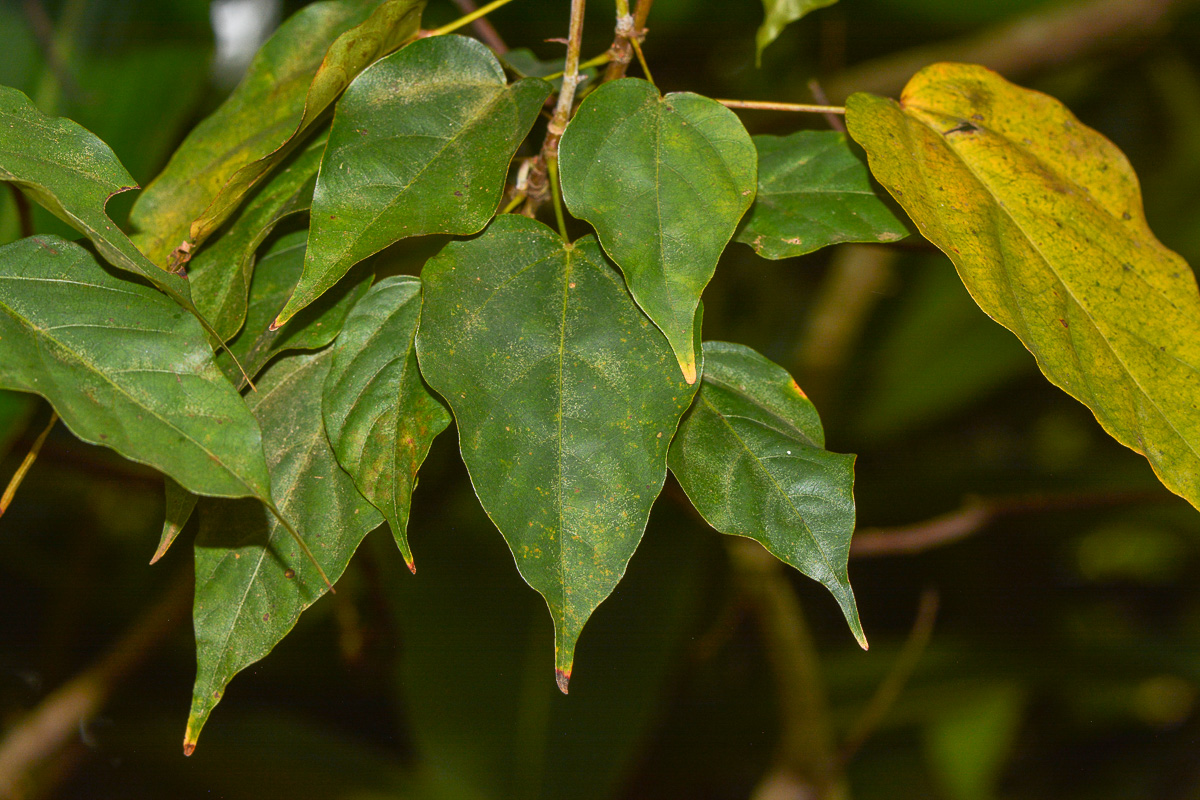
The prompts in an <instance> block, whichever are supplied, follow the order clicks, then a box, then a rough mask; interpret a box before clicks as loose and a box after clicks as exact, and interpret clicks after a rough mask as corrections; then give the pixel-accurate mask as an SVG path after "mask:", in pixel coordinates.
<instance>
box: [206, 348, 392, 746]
mask: <svg viewBox="0 0 1200 800" xmlns="http://www.w3.org/2000/svg"><path fill="white" fill-rule="evenodd" d="M332 360H333V351H332V350H330V349H326V350H322V351H321V352H319V353H316V354H299V355H293V356H286V357H284V358H282V359H280V360H278V361H276V362H275V363H274V364H273V365H272V366H271V368H270V369H269V370H267V372H266V373H265V374H264V375H263V379H262V380H261V381H260V382H259V384H258V391H257V392H251V393H250V394H249V395H248V396H247V397H246V405H247V406H248V407H249V409H250V410H251V411H252V412H253V414H254V416H255V418H257V420H258V422H259V424H260V425H261V426H262V431H263V449H264V450H265V452H266V458H267V464H268V465H269V466H270V468H271V475H272V476H273V477H274V486H273V489H274V496H275V497H276V498H277V501H278V503H277V504H278V507H279V509H280V510H281V511H282V512H283V514H284V515H286V516H287V517H288V518H289V519H291V520H294V524H295V526H296V529H297V531H298V532H299V535H300V537H301V538H302V539H303V540H304V542H305V543H306V544H307V545H308V547H309V549H310V550H311V551H312V553H313V556H314V557H315V558H316V560H317V562H318V563H319V564H320V565H321V567H322V568H323V569H324V570H325V572H326V573H327V574H328V575H329V579H330V580H332V581H336V580H337V579H338V578H339V577H340V576H341V574H342V572H343V571H344V570H345V569H346V564H347V563H349V561H350V557H351V556H352V555H353V554H354V551H355V549H357V547H358V545H359V542H361V541H362V539H363V537H364V536H366V535H367V534H368V533H369V532H370V531H371V530H373V529H374V528H376V527H378V526H379V524H380V523H381V522H383V517H381V516H380V515H379V512H378V511H376V510H375V509H374V508H373V507H372V506H371V504H370V503H368V502H367V501H366V500H364V499H363V497H362V495H360V494H359V493H358V490H357V489H355V488H354V482H353V481H351V480H350V476H349V475H347V474H346V473H345V472H343V471H342V468H341V467H339V466H338V464H337V461H336V460H335V459H334V455H333V451H332V450H331V449H330V448H329V442H328V441H327V440H326V438H325V429H324V425H323V424H322V422H321V387H322V386H323V385H324V383H325V376H326V375H327V374H328V372H329V365H330V363H331V362H332ZM198 513H199V515H200V531H199V533H198V534H197V536H196V544H195V556H196V598H195V607H194V609H193V622H194V624H195V629H196V684H195V688H194V690H193V693H192V709H191V713H190V714H189V715H188V724H187V732H186V733H185V734H184V752H187V753H190V752H191V751H192V749H193V748H195V746H196V740H197V738H198V737H199V736H200V730H201V728H203V726H204V723H205V722H206V721H207V720H208V716H209V714H211V713H212V710H213V708H214V707H215V706H216V705H217V703H218V702H219V701H220V699H221V696H222V695H223V694H224V691H225V687H226V685H228V683H229V681H230V680H231V679H232V678H233V676H234V675H236V674H237V673H238V672H239V671H241V670H243V669H245V668H246V667H247V666H249V665H250V664H253V663H254V662H255V661H258V660H259V659H261V658H263V657H264V656H266V655H267V653H269V652H270V651H271V649H272V648H273V647H274V646H275V645H276V644H278V643H279V642H280V641H281V640H282V639H283V638H284V636H286V635H287V634H288V632H289V631H290V630H291V629H292V628H293V626H295V624H296V620H297V619H299V617H300V614H301V612H303V611H304V610H305V609H306V608H308V607H309V606H311V605H312V604H313V603H314V602H316V601H317V599H319V598H320V597H321V595H323V594H325V592H326V587H325V584H324V582H323V581H322V580H321V578H320V577H319V576H318V574H317V572H316V569H315V567H313V565H312V564H311V563H310V562H309V561H308V560H307V559H306V557H305V556H304V555H303V553H302V552H301V551H300V549H299V548H298V547H297V545H296V543H295V540H294V539H292V537H291V536H289V535H288V533H287V532H286V531H285V530H284V528H283V527H282V526H280V525H279V523H278V521H277V520H276V519H275V517H273V516H272V515H271V514H269V513H268V512H267V510H266V509H265V508H263V507H262V506H261V505H259V504H258V503H254V502H244V501H227V500H208V499H206V500H204V501H202V502H201V504H200V507H199V509H198Z"/></svg>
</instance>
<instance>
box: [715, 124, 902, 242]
mask: <svg viewBox="0 0 1200 800" xmlns="http://www.w3.org/2000/svg"><path fill="white" fill-rule="evenodd" d="M754 146H755V147H756V148H757V149H758V195H757V197H755V199H754V205H753V206H751V207H750V213H749V214H747V215H746V224H745V225H743V226H742V228H741V230H739V231H738V234H737V240H738V241H739V242H742V243H743V244H748V245H750V246H751V247H753V248H754V250H755V251H756V252H757V253H758V254H759V255H760V256H762V257H763V258H771V259H778V258H791V257H792V256H802V255H804V254H805V253H811V252H813V251H814V250H820V249H821V248H822V247H826V246H828V245H831V244H840V243H842V242H894V241H896V240H898V239H903V238H904V237H905V236H907V235H908V231H907V229H905V227H904V223H902V222H901V221H900V220H898V219H896V215H895V214H893V213H892V212H891V210H890V209H889V208H888V207H887V206H886V205H884V203H883V201H881V200H880V199H879V197H878V196H877V195H876V194H875V192H874V190H873V189H872V188H871V179H870V177H869V175H868V173H867V167H866V165H865V164H863V163H862V162H861V161H859V160H858V159H857V158H855V157H854V153H853V152H852V151H851V150H850V145H849V143H848V142H847V141H846V134H844V133H838V132H837V131H798V132H796V133H793V134H791V135H790V136H755V137H754Z"/></svg>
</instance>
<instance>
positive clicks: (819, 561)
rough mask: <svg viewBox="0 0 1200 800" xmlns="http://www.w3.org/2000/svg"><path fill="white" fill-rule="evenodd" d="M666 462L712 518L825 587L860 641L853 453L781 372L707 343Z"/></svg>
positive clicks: (740, 349)
mask: <svg viewBox="0 0 1200 800" xmlns="http://www.w3.org/2000/svg"><path fill="white" fill-rule="evenodd" d="M670 463H671V472H673V473H674V474H675V477H676V478H678V479H679V485H680V486H682V487H683V490H684V492H686V493H687V496H688V498H689V499H690V500H691V501H692V505H694V506H695V507H696V510H697V511H699V512H700V513H701V515H703V517H704V519H705V520H707V521H708V524H710V525H712V526H713V527H714V528H716V529H717V530H718V531H720V532H721V533H728V534H733V535H737V536H746V537H749V538H751V539H754V540H756V541H758V542H761V543H762V545H763V547H765V548H767V550H768V551H769V552H770V553H771V554H772V555H774V556H775V557H776V558H778V559H779V560H781V561H783V562H785V563H787V564H791V565H792V566H793V567H795V568H796V569H798V570H800V571H801V572H803V573H804V574H805V575H807V576H809V577H810V578H812V579H813V580H816V581H820V582H821V583H822V584H824V585H825V587H826V588H827V589H829V591H830V592H832V593H833V596H834V598H835V599H836V600H837V602H838V605H839V606H841V609H842V613H843V614H844V615H845V617H846V622H847V623H849V625H850V630H851V631H853V632H854V636H855V637H856V638H857V639H858V641H859V644H861V645H862V646H863V647H866V645H867V640H866V637H865V636H864V635H863V630H862V623H860V622H859V619H858V608H857V606H856V605H855V603H854V592H853V591H852V590H851V588H850V579H849V577H848V575H847V571H846V562H847V559H849V557H850V536H851V534H852V533H853V532H854V516H855V515H854V456H852V455H842V454H840V453H830V452H829V451H827V450H826V449H825V433H824V431H823V430H822V428H821V420H820V418H819V417H818V416H817V409H816V408H815V407H814V406H813V404H812V403H811V402H810V401H809V399H808V398H807V397H806V396H805V395H804V393H803V392H802V391H801V390H800V387H799V386H797V385H796V382H795V381H794V380H792V377H791V376H790V375H788V373H787V371H786V370H784V369H783V368H782V367H780V366H778V365H776V364H773V363H771V362H770V361H768V360H767V359H765V358H763V356H761V355H759V354H758V353H756V352H755V351H753V350H751V349H750V348H748V347H744V346H742V345H739V344H729V343H728V342H705V343H704V377H703V379H702V380H701V382H700V391H699V393H697V395H696V401H695V403H693V404H692V407H691V409H690V410H689V411H688V413H687V415H686V416H685V417H684V418H683V422H682V423H680V425H679V433H678V434H677V435H676V436H675V441H674V443H672V445H671V461H670Z"/></svg>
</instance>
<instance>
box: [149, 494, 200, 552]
mask: <svg viewBox="0 0 1200 800" xmlns="http://www.w3.org/2000/svg"><path fill="white" fill-rule="evenodd" d="M199 500H200V498H199V497H198V496H196V495H194V494H192V493H191V492H189V491H188V490H187V489H185V488H183V487H182V486H180V485H179V484H178V483H176V482H175V481H173V480H171V479H170V478H164V479H163V527H162V534H161V535H160V536H159V537H158V549H157V550H155V551H154V555H153V556H152V557H151V558H150V563H151V564H154V563H156V562H157V561H158V560H159V559H160V558H162V557H163V556H165V555H166V554H167V550H169V549H170V547H171V545H172V544H174V543H175V539H177V538H178V537H179V534H180V532H181V531H183V529H184V527H185V526H186V525H187V524H188V520H190V519H191V518H192V512H193V511H195V510H196V503H197V502H198V501H199Z"/></svg>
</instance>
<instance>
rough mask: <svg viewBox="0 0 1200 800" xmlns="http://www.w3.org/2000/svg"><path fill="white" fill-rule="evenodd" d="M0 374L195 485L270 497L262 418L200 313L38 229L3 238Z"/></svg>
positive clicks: (84, 434) (75, 424)
mask: <svg viewBox="0 0 1200 800" xmlns="http://www.w3.org/2000/svg"><path fill="white" fill-rule="evenodd" d="M0 341H2V342H3V343H4V358H3V359H0V386H3V387H5V388H9V389H16V390H18V391H23V392H36V393H37V394H40V395H42V396H43V397H45V398H46V399H47V400H49V401H50V403H51V405H53V406H54V408H55V410H56V411H58V413H59V416H61V417H62V418H63V422H65V423H66V425H67V427H68V428H70V429H71V432H72V433H74V434H75V435H76V436H78V437H79V438H80V439H83V440H84V441H86V442H91V443H93V444H101V445H105V446H106V447H111V448H113V449H114V450H116V451H117V452H118V453H120V454H121V455H123V456H125V457H126V458H131V459H133V460H134V461H139V462H141V463H143V464H149V465H150V466H152V467H154V468H155V469H158V470H160V471H162V472H165V473H166V474H168V475H170V476H171V477H172V478H174V479H175V480H176V481H178V482H179V483H180V484H181V485H182V486H183V487H185V488H187V489H188V490H189V491H192V492H195V493H197V494H207V495H217V496H221V497H246V496H254V497H262V498H269V497H270V490H269V487H270V479H269V478H268V475H267V465H266V463H265V462H264V461H263V452H262V441H261V436H260V434H259V430H258V425H257V424H256V423H255V421H254V418H253V417H252V416H251V415H250V414H249V413H248V412H247V411H246V407H245V404H244V403H243V402H242V399H241V398H240V397H239V396H238V394H237V392H236V391H235V390H234V388H233V385H232V384H230V383H229V381H227V380H226V379H225V378H224V376H222V375H221V372H220V370H218V369H217V367H216V366H215V364H214V363H213V355H212V350H210V349H209V347H208V344H207V343H206V341H205V338H204V331H203V330H202V329H201V327H200V325H199V324H198V323H197V321H196V319H195V318H194V317H193V316H191V315H190V314H189V313H188V312H186V311H184V310H183V309H182V308H180V307H179V306H177V305H176V304H175V303H173V302H171V301H170V300H169V299H168V298H166V297H163V296H162V295H161V294H159V293H158V292H156V291H155V290H154V289H151V288H150V287H148V286H144V285H142V284H139V283H134V282H132V281H127V280H122V279H121V278H118V277H116V276H115V275H113V274H112V273H110V272H109V271H108V270H107V269H105V268H104V267H102V266H101V265H100V264H99V263H98V262H97V261H96V259H95V257H94V256H93V255H92V254H91V253H90V252H88V251H87V250H84V249H83V248H82V247H80V246H79V245H76V244H73V243H71V242H66V241H63V240H62V239H58V238H56V237H50V236H45V237H43V236H35V237H31V238H28V239H22V240H21V241H19V242H14V243H13V244H10V245H7V246H6V247H3V248H0Z"/></svg>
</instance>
